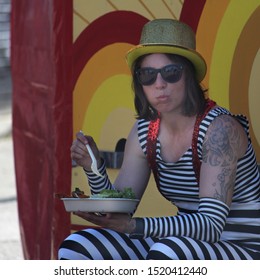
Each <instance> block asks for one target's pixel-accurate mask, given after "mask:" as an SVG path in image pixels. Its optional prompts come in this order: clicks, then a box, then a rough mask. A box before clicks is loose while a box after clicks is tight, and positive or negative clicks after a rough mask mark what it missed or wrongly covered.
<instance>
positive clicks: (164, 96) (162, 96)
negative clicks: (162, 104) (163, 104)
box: [157, 95, 169, 101]
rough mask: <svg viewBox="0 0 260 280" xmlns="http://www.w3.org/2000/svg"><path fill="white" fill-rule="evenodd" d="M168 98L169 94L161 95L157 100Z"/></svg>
mask: <svg viewBox="0 0 260 280" xmlns="http://www.w3.org/2000/svg"><path fill="white" fill-rule="evenodd" d="M168 99H169V96H168V95H160V96H158V97H157V100H159V101H166V100H168Z"/></svg>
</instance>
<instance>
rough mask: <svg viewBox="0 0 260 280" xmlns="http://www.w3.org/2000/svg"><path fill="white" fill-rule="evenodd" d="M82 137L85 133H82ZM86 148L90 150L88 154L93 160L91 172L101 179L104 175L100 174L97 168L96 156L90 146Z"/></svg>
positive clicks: (87, 145)
mask: <svg viewBox="0 0 260 280" xmlns="http://www.w3.org/2000/svg"><path fill="white" fill-rule="evenodd" d="M80 132H81V134H82V135H84V133H83V131H80ZM86 148H87V149H88V153H89V155H90V158H91V160H92V163H91V170H92V172H93V173H95V174H96V175H97V176H99V177H102V178H103V177H104V176H103V175H102V174H100V172H99V171H98V168H97V160H96V158H95V156H94V153H93V151H92V149H91V148H90V146H89V144H86Z"/></svg>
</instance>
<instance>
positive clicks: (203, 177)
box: [200, 115, 248, 206]
mask: <svg viewBox="0 0 260 280" xmlns="http://www.w3.org/2000/svg"><path fill="white" fill-rule="evenodd" d="M247 144H248V140H247V136H246V133H245V131H244V129H243V128H242V126H241V125H240V124H239V123H238V122H237V121H236V120H235V119H234V118H233V117H231V116H228V115H222V116H219V117H217V118H216V119H215V120H214V121H213V122H212V123H211V125H210V126H209V128H208V131H207V134H206V137H205V140H204V143H203V147H202V165H201V173H200V197H212V198H215V199H218V200H220V201H222V202H224V203H226V204H227V205H228V206H230V204H231V201H232V195H233V191H234V184H235V178H236V168H237V161H238V159H239V158H241V157H242V156H243V155H244V153H245V152H246V149H247Z"/></svg>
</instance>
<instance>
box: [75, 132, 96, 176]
mask: <svg viewBox="0 0 260 280" xmlns="http://www.w3.org/2000/svg"><path fill="white" fill-rule="evenodd" d="M87 144H89V145H90V147H91V149H92V151H93V153H94V155H95V157H96V160H97V165H98V167H99V166H100V165H101V158H100V156H99V150H98V148H97V145H96V143H95V141H94V140H93V138H92V137H91V136H86V135H84V134H83V133H82V132H78V133H77V134H76V139H75V140H74V141H73V143H72V145H71V148H70V152H71V159H72V160H74V161H75V162H76V163H77V165H79V166H81V167H83V168H84V169H86V170H89V171H90V170H91V162H92V161H91V158H90V156H89V153H88V150H87V148H86V145H87Z"/></svg>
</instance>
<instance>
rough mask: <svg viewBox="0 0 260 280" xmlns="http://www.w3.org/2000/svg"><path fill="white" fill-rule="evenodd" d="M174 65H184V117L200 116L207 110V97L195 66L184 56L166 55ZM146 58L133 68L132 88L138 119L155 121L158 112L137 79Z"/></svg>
mask: <svg viewBox="0 0 260 280" xmlns="http://www.w3.org/2000/svg"><path fill="white" fill-rule="evenodd" d="M148 55H149V54H148ZM165 55H166V56H167V57H168V58H169V59H170V60H171V61H172V62H173V63H180V64H182V65H183V69H184V70H183V71H184V72H185V98H184V102H183V112H182V113H183V115H185V116H194V115H197V114H200V113H202V112H203V110H204V109H205V105H206V96H205V92H206V90H204V89H203V88H202V86H201V85H200V83H199V82H198V80H197V78H196V72H195V68H194V66H193V64H192V63H191V62H190V61H189V60H188V59H186V58H185V57H183V56H179V55H175V54H165ZM145 56H147V55H144V56H141V57H139V58H138V59H137V60H136V61H135V63H134V64H133V68H132V77H133V80H132V88H133V91H134V95H135V96H134V104H135V110H136V118H137V119H146V120H154V119H156V118H157V117H158V112H157V111H156V110H155V109H154V108H152V106H151V105H150V104H149V102H148V100H147V98H146V96H145V94H144V91H143V86H142V85H141V84H140V83H139V81H138V79H137V77H136V74H135V73H136V71H137V70H138V69H139V68H140V67H141V63H142V61H143V59H144V58H145Z"/></svg>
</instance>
